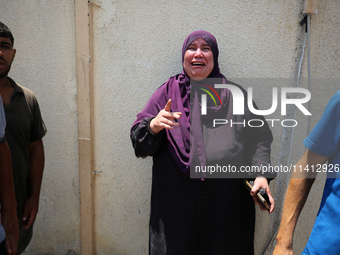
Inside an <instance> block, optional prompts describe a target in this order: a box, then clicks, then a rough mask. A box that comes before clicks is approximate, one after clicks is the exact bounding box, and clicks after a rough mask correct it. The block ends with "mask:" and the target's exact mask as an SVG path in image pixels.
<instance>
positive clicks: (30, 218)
mask: <svg viewBox="0 0 340 255" xmlns="http://www.w3.org/2000/svg"><path fill="white" fill-rule="evenodd" d="M29 151H30V176H29V182H30V193H29V197H28V198H27V200H26V202H25V207H24V213H23V219H22V220H23V228H24V229H28V228H29V227H30V226H31V225H32V223H33V222H34V220H35V218H36V216H37V213H38V209H39V196H40V189H41V182H42V177H43V172H44V164H45V155H44V145H43V142H42V139H40V140H38V141H36V142H32V143H30V145H29Z"/></svg>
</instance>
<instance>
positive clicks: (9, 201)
mask: <svg viewBox="0 0 340 255" xmlns="http://www.w3.org/2000/svg"><path fill="white" fill-rule="evenodd" d="M0 166H1V167H0V204H1V224H2V226H3V227H4V229H5V232H6V247H7V252H8V253H9V254H13V255H15V254H16V252H17V244H18V238H19V226H18V219H17V202H16V199H15V191H14V182H13V173H12V164H11V154H10V151H9V147H8V144H7V143H6V142H5V143H1V144H0Z"/></svg>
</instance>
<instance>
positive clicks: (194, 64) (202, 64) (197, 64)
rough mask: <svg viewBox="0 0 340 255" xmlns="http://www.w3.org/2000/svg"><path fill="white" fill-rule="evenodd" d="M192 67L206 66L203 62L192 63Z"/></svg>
mask: <svg viewBox="0 0 340 255" xmlns="http://www.w3.org/2000/svg"><path fill="white" fill-rule="evenodd" d="M191 65H192V66H205V64H204V63H202V62H192V63H191Z"/></svg>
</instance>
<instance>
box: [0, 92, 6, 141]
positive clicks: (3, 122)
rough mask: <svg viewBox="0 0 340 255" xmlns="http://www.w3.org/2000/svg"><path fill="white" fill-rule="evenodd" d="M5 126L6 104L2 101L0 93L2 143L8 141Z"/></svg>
mask: <svg viewBox="0 0 340 255" xmlns="http://www.w3.org/2000/svg"><path fill="white" fill-rule="evenodd" d="M5 128H6V119H5V112H4V105H3V103H2V99H1V95H0V143H3V142H5V141H6V139H5Z"/></svg>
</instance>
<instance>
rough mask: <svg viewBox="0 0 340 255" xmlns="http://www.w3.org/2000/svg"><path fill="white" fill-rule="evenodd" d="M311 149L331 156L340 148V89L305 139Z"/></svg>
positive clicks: (306, 144) (325, 155) (322, 154)
mask: <svg viewBox="0 0 340 255" xmlns="http://www.w3.org/2000/svg"><path fill="white" fill-rule="evenodd" d="M304 145H305V146H306V147H307V148H308V149H309V150H311V151H313V152H315V153H317V154H319V155H321V156H324V157H328V158H329V157H331V156H332V155H333V154H334V153H335V152H336V151H338V150H339V148H340V91H338V92H337V93H335V95H334V96H333V97H332V98H331V100H330V101H329V102H328V104H327V106H326V109H325V111H324V113H323V115H322V117H321V119H320V120H319V122H318V123H317V124H316V125H315V127H314V129H313V130H312V132H311V133H310V134H309V136H308V137H307V138H306V139H305V140H304Z"/></svg>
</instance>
